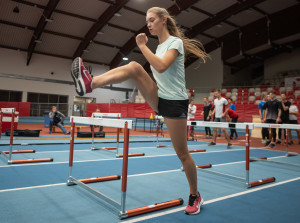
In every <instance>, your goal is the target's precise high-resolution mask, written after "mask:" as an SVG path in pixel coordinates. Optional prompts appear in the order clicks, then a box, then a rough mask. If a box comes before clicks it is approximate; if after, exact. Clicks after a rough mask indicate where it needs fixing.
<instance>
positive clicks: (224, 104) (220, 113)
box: [208, 90, 232, 148]
mask: <svg viewBox="0 0 300 223" xmlns="http://www.w3.org/2000/svg"><path fill="white" fill-rule="evenodd" d="M215 97H216V99H215V100H214V106H215V108H214V110H213V111H212V113H211V116H212V117H213V115H215V119H214V122H226V114H227V112H228V110H229V104H228V101H227V100H226V99H225V98H222V97H221V91H220V90H216V91H215ZM222 131H223V132H224V134H225V138H226V140H227V142H228V144H227V148H231V147H232V144H231V143H230V137H229V134H228V131H227V130H226V129H225V128H222ZM216 139H217V128H214V130H213V141H212V142H211V143H209V144H208V145H209V146H215V145H216Z"/></svg>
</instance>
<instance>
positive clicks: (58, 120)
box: [49, 106, 70, 135]
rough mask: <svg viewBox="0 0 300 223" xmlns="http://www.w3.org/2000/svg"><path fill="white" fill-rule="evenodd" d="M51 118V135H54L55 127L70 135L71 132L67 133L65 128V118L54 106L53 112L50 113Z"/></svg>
mask: <svg viewBox="0 0 300 223" xmlns="http://www.w3.org/2000/svg"><path fill="white" fill-rule="evenodd" d="M49 117H50V125H49V134H51V133H52V127H53V125H56V126H58V127H59V128H60V129H61V130H62V131H63V132H64V133H65V134H66V135H68V134H70V132H69V131H67V130H66V129H65V127H64V126H63V123H64V120H65V116H64V115H63V114H62V113H61V112H59V111H57V109H56V106H52V111H51V112H49Z"/></svg>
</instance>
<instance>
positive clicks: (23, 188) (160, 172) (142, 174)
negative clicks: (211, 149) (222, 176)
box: [0, 156, 285, 203]
mask: <svg viewBox="0 0 300 223" xmlns="http://www.w3.org/2000/svg"><path fill="white" fill-rule="evenodd" d="M281 157H285V156H279V157H272V158H269V159H276V158H281ZM239 163H245V161H237V162H230V163H220V164H213V165H212V166H213V167H217V166H226V165H233V164H239ZM172 172H183V171H182V170H181V169H175V170H164V171H157V172H150V173H140V174H132V175H128V176H127V177H139V176H146V175H154V174H164V173H172ZM65 184H66V183H57V184H48V185H40V186H32V187H21V188H13V189H5V190H0V193H1V192H8V191H17V190H28V189H35V188H43V187H52V186H60V185H65ZM205 203H207V202H205Z"/></svg>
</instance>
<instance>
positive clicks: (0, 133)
mask: <svg viewBox="0 0 300 223" xmlns="http://www.w3.org/2000/svg"><path fill="white" fill-rule="evenodd" d="M1 135H2V111H1V109H0V139H1Z"/></svg>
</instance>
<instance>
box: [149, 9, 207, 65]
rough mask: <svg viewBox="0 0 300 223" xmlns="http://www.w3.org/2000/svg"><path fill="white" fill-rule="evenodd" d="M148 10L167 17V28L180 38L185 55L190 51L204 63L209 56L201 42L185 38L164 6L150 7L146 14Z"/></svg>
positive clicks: (160, 16) (172, 34) (171, 33)
mask: <svg viewBox="0 0 300 223" xmlns="http://www.w3.org/2000/svg"><path fill="white" fill-rule="evenodd" d="M149 12H153V13H155V14H156V15H157V16H158V17H159V18H162V17H164V16H166V17H167V29H168V31H169V33H170V35H171V36H176V37H178V38H180V39H181V40H182V42H183V47H184V51H185V54H186V55H188V54H189V53H191V54H193V55H195V56H196V57H198V58H200V59H201V60H202V61H203V62H204V63H205V62H206V59H207V58H210V56H209V55H208V54H207V53H206V52H205V50H204V47H203V45H202V43H201V42H200V41H198V40H195V39H189V38H187V37H186V36H185V35H184V33H183V31H182V30H181V28H179V27H178V26H177V24H176V21H175V19H174V18H173V17H172V16H171V15H170V14H169V12H168V11H167V10H166V9H165V8H160V7H152V8H150V9H148V10H147V14H148V13H149Z"/></svg>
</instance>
